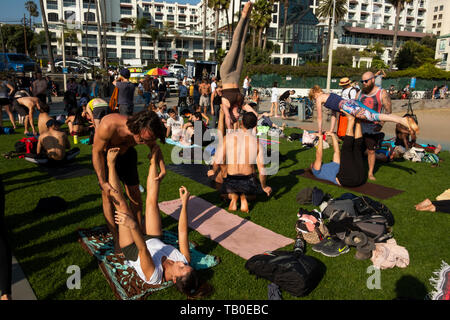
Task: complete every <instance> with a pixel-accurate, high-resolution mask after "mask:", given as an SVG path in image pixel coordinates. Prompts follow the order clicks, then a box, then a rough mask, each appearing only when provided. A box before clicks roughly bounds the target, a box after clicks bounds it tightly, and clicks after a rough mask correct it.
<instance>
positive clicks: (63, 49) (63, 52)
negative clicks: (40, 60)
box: [59, 22, 72, 92]
mask: <svg viewBox="0 0 450 320" xmlns="http://www.w3.org/2000/svg"><path fill="white" fill-rule="evenodd" d="M59 25H60V26H61V31H62V34H61V45H62V60H63V82H64V92H66V91H67V73H65V71H66V70H65V69H66V46H65V44H64V22H60V24H59ZM71 50H72V48H71Z"/></svg>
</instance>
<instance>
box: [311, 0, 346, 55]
mask: <svg viewBox="0 0 450 320" xmlns="http://www.w3.org/2000/svg"><path fill="white" fill-rule="evenodd" d="M335 1H336V3H335V5H336V7H335V12H334V23H335V25H336V24H337V23H338V22H339V21H341V20H343V19H344V18H345V15H346V14H347V11H348V10H347V0H335ZM333 2H334V0H321V1H320V3H319V8H318V9H317V16H318V17H319V18H328V35H327V50H326V52H328V47H329V46H330V37H331V20H332V17H333V7H334V4H333Z"/></svg>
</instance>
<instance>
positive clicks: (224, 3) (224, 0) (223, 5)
mask: <svg viewBox="0 0 450 320" xmlns="http://www.w3.org/2000/svg"><path fill="white" fill-rule="evenodd" d="M229 8H230V0H221V2H220V9H221V10H225V16H226V19H227V27H228V42H229V43H230V46H231V35H232V33H233V32H232V30H231V27H232V26H231V25H230V18H229V16H228V9H229Z"/></svg>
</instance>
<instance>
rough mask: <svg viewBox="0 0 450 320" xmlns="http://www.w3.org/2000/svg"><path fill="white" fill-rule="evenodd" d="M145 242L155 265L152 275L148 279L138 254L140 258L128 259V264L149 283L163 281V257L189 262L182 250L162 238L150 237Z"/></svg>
mask: <svg viewBox="0 0 450 320" xmlns="http://www.w3.org/2000/svg"><path fill="white" fill-rule="evenodd" d="M145 244H146V245H147V249H148V251H149V252H150V255H151V257H152V260H153V263H154V265H155V271H153V274H152V276H151V277H150V279H149V280H148V281H147V279H145V274H144V271H142V268H141V260H140V258H139V256H138V259H137V260H136V261H129V260H127V262H126V263H127V264H128V265H130V266H132V267H133V268H134V269H135V270H136V272H137V274H138V275H139V277H141V279H142V280H144V281H145V282H146V283H148V284H160V283H163V282H164V281H163V274H164V270H163V266H162V263H161V259H162V258H163V257H167V259H169V260H173V261H175V262H177V261H182V262H183V263H185V264H188V261H187V260H186V257H185V256H183V255H182V254H181V252H180V251H178V250H177V249H176V248H175V247H173V246H171V245H168V244H165V243H164V242H162V241H161V240H159V239H157V238H152V239H148V240H147V241H145Z"/></svg>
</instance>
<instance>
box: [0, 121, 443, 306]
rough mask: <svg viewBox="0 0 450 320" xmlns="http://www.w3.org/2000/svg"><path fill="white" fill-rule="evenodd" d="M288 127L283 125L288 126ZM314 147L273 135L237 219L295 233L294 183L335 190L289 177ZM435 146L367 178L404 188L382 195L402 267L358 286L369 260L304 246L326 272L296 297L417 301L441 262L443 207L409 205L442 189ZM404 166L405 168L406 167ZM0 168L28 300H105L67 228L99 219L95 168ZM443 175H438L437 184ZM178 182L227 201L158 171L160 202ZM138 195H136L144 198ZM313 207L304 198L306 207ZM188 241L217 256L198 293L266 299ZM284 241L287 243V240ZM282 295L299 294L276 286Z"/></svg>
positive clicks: (17, 163)
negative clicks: (277, 160) (403, 253)
mask: <svg viewBox="0 0 450 320" xmlns="http://www.w3.org/2000/svg"><path fill="white" fill-rule="evenodd" d="M290 132H292V129H291V131H288V133H290ZM22 137H23V135H22V134H14V135H1V136H0V153H4V152H7V151H11V150H13V149H14V143H15V142H16V141H18V140H19V139H21V138H22ZM78 146H79V147H80V149H81V154H80V155H79V156H78V160H77V161H79V163H81V164H82V165H83V166H86V167H89V168H92V162H91V146H88V145H83V144H79V145H78ZM136 149H137V151H138V155H139V175H140V180H141V184H142V185H144V186H145V185H146V183H145V181H146V178H147V172H148V160H147V158H146V156H147V154H148V148H147V147H145V146H137V147H136ZM171 149H172V146H170V145H163V146H162V150H163V152H164V156H165V160H166V163H167V164H168V163H170V162H171V161H170V152H171ZM314 152H315V149H309V150H306V149H303V148H302V146H301V143H300V142H292V143H291V142H287V141H286V140H282V142H281V145H280V153H281V154H283V155H286V156H287V158H288V159H287V160H286V161H284V162H283V163H282V164H281V168H280V171H279V172H278V174H276V175H275V176H271V177H269V178H268V184H269V185H270V186H271V187H272V189H273V196H272V197H271V198H270V199H269V200H264V201H260V202H257V203H255V204H252V206H251V211H250V213H249V214H244V213H241V212H238V213H237V214H238V215H240V216H241V217H243V218H247V219H249V220H251V221H252V222H254V223H256V224H259V225H261V226H263V227H266V228H268V229H270V230H273V231H274V232H277V233H279V234H282V235H284V236H287V237H290V238H295V235H296V232H295V228H294V226H295V222H296V220H297V216H296V213H297V210H298V207H299V206H298V204H297V203H296V200H295V197H296V194H297V192H298V191H300V190H301V189H302V188H304V187H312V186H317V187H319V188H321V189H322V190H324V191H325V192H328V193H330V194H331V195H333V196H335V197H338V196H339V195H341V194H342V193H344V192H347V191H346V190H345V189H341V188H338V187H335V186H331V185H328V184H322V183H317V182H314V181H312V180H309V179H305V178H302V177H299V176H297V175H295V174H294V173H293V172H294V171H296V170H299V169H302V168H306V167H308V166H309V164H310V163H311V162H312V161H313V159H314ZM449 155H450V154H449V152H447V151H446V152H442V153H441V159H443V160H444V161H443V162H442V163H441V166H440V167H437V168H431V167H430V165H429V164H425V163H412V162H407V161H402V162H394V163H390V164H384V165H381V166H379V167H378V166H377V172H376V177H377V181H376V183H379V184H382V185H385V186H389V187H394V188H397V189H401V190H405V192H404V193H402V194H400V195H398V196H395V197H393V198H390V199H388V200H384V201H382V202H383V203H384V204H386V205H387V206H388V207H389V208H390V209H391V211H392V212H393V214H394V216H395V221H396V222H395V225H394V237H395V239H396V240H397V243H398V244H399V245H401V246H404V247H406V249H407V250H408V251H409V255H410V264H409V266H408V267H407V268H405V269H400V268H394V269H388V270H383V271H381V289H372V290H370V289H368V288H367V285H366V282H367V279H368V277H369V276H370V275H371V274H368V273H367V268H368V267H369V266H370V265H371V261H370V260H365V261H358V260H355V258H354V253H355V249H354V248H353V249H352V250H351V251H350V252H349V253H347V254H345V255H342V256H339V257H336V258H327V257H325V256H323V255H321V254H320V253H316V252H314V251H312V250H311V247H310V246H309V245H308V246H307V254H308V255H311V256H314V257H316V258H318V259H319V260H321V261H322V262H323V263H324V264H325V266H326V273H325V276H324V278H323V279H322V281H321V282H320V284H319V286H318V287H317V288H316V289H315V290H314V291H313V292H312V293H311V294H309V295H308V296H307V297H304V298H301V299H367V300H369V299H394V298H396V297H409V298H415V299H423V297H424V295H425V294H426V293H427V292H428V291H430V290H431V286H430V284H429V281H428V279H429V278H430V277H431V276H432V272H433V271H435V270H436V269H438V268H439V267H440V265H441V261H442V260H446V261H447V262H450V261H449V257H450V254H449V253H450V249H449V241H448V230H449V226H450V223H449V215H447V214H444V213H427V212H416V211H415V209H414V204H416V203H418V202H419V201H421V200H423V199H424V198H426V197H429V198H430V199H434V198H435V197H436V196H437V195H438V194H440V193H441V192H443V191H444V190H445V189H447V188H448V187H449V184H448V181H450V170H449V166H450V156H449ZM331 157H332V149H327V150H325V158H324V160H325V161H331ZM411 170H414V172H412V171H411ZM0 175H1V176H2V177H3V180H4V183H5V189H6V223H7V225H8V227H9V232H10V239H11V243H12V248H13V253H14V255H15V256H16V257H17V259H18V260H19V263H20V265H21V266H22V268H23V270H24V272H25V274H26V276H27V277H28V280H29V282H30V284H31V286H32V287H33V290H34V292H35V293H36V296H37V298H38V299H114V296H113V293H112V290H111V289H110V287H109V285H108V283H107V282H106V280H105V278H104V276H103V275H102V273H101V271H100V269H99V268H98V266H97V260H96V259H95V258H94V257H91V256H90V255H89V254H88V253H87V252H86V251H84V250H83V249H82V248H81V246H80V244H79V243H78V242H77V229H79V228H90V227H94V226H99V225H103V224H104V223H105V220H104V217H103V213H102V202H101V196H100V190H99V187H98V184H97V177H96V175H95V174H92V175H89V176H84V177H80V178H72V179H66V180H57V179H55V178H53V177H51V176H50V175H48V174H47V173H46V172H45V171H41V170H38V167H37V166H36V165H34V164H32V163H29V162H27V161H25V160H23V159H18V158H15V159H9V160H7V159H4V158H3V157H1V158H0ZM446 181H447V182H446ZM180 185H185V186H186V187H187V188H188V189H189V191H190V193H191V194H192V195H196V196H199V197H202V198H204V199H206V200H208V201H210V202H212V203H214V204H216V205H218V206H221V207H223V208H227V205H226V204H225V203H224V202H222V201H221V199H220V197H219V196H218V194H217V193H216V192H215V191H214V190H213V189H211V188H208V187H206V186H203V185H201V184H199V183H197V182H194V181H192V180H190V179H188V178H185V177H183V176H180V175H178V174H175V173H173V172H171V171H168V173H167V176H166V177H165V178H164V180H163V183H162V185H161V191H160V199H159V200H160V201H166V200H172V199H175V198H177V197H178V186H180ZM49 196H59V197H62V198H64V199H65V200H66V201H67V202H68V204H69V207H68V209H67V211H65V212H61V213H58V214H52V215H37V214H33V209H34V208H35V206H36V205H37V203H38V201H39V199H40V198H44V197H49ZM145 196H146V194H145V193H144V194H143V199H144V200H145ZM144 203H145V201H144ZM306 208H308V209H313V207H312V206H306ZM161 217H162V222H163V226H164V228H165V229H167V230H172V231H176V228H177V221H176V220H174V219H172V218H171V217H168V216H166V215H164V214H161ZM189 236H190V239H191V240H194V241H195V242H197V243H198V244H199V250H200V251H202V252H204V253H207V254H212V255H216V256H218V257H220V259H221V263H220V264H219V265H218V266H216V267H214V268H212V269H209V270H206V271H203V272H202V273H201V275H202V277H204V278H205V279H207V280H208V282H209V283H210V284H211V285H212V286H213V287H214V289H215V290H214V293H213V294H212V295H211V296H210V297H208V299H222V300H234V299H243V300H246V299H252V300H253V299H262V300H265V299H267V285H268V281H266V280H264V279H258V280H257V279H256V278H255V277H254V276H250V275H249V273H248V272H247V270H246V269H245V268H244V264H245V260H244V259H242V258H240V257H239V256H237V255H235V254H233V253H231V252H229V251H227V250H226V249H224V248H223V247H221V246H220V245H218V244H217V243H215V242H213V241H211V240H209V239H207V238H205V237H203V236H202V235H201V234H199V233H197V232H196V231H194V230H191V231H190V233H189ZM286 249H292V245H291V246H289V247H287V248H286ZM71 265H77V266H79V267H80V268H81V276H82V279H81V280H82V282H81V289H80V290H76V289H75V290H69V289H67V286H66V281H67V278H68V277H69V276H70V274H68V273H66V270H67V268H68V267H69V266H71ZM283 298H284V299H300V298H295V297H293V296H290V295H289V294H288V293H286V292H283ZM149 299H151V300H153V299H185V297H184V296H183V295H181V294H180V293H178V291H177V290H176V289H175V288H174V287H171V288H168V289H166V290H162V291H159V292H156V293H154V294H152V295H151V296H150V297H149Z"/></svg>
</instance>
